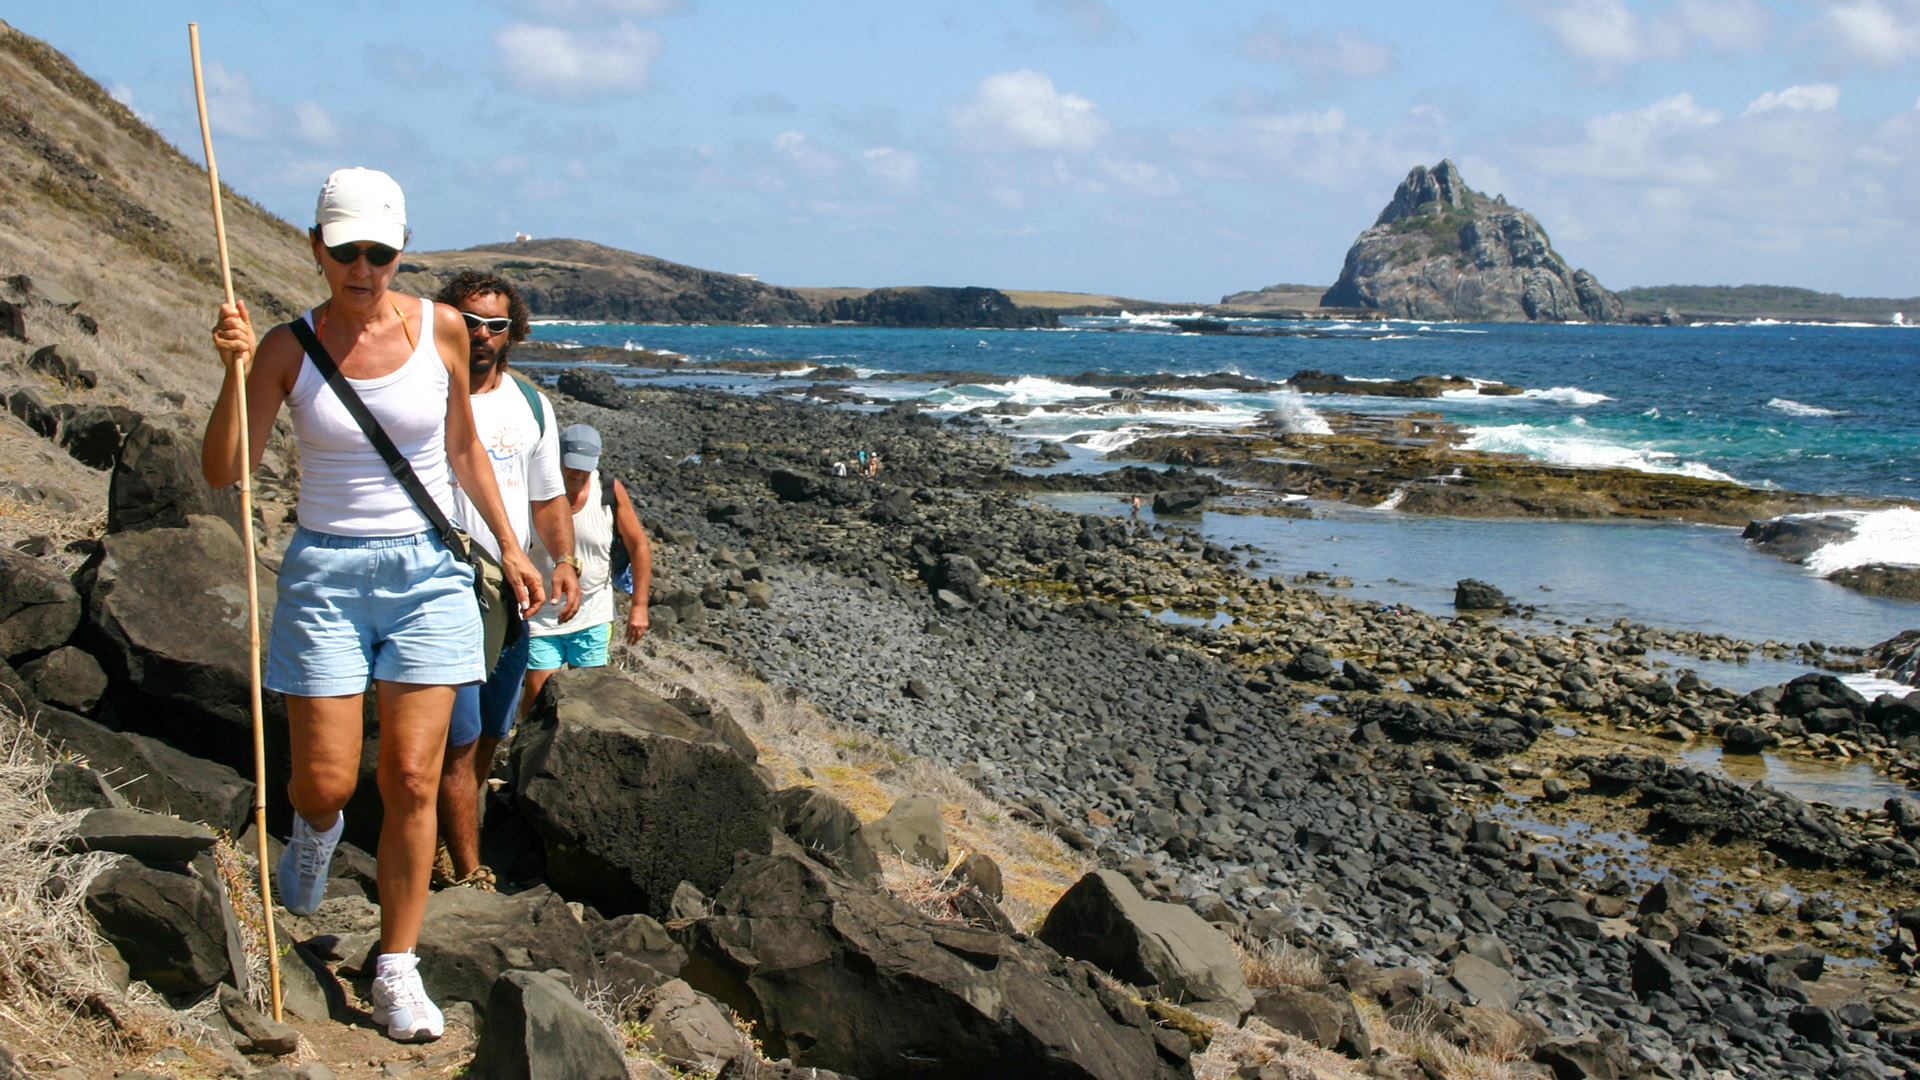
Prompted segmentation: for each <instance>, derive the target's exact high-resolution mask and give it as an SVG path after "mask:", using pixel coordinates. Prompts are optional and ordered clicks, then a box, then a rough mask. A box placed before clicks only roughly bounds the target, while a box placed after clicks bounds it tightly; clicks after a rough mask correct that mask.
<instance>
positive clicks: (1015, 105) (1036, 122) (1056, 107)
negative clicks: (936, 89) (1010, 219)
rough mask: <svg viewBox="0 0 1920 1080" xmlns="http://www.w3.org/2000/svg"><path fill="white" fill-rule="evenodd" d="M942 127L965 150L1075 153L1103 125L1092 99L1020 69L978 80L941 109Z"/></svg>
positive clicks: (1094, 138) (1100, 132)
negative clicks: (967, 92)
mask: <svg viewBox="0 0 1920 1080" xmlns="http://www.w3.org/2000/svg"><path fill="white" fill-rule="evenodd" d="M947 126H948V127H949V128H951V129H952V130H953V133H954V134H955V135H956V136H957V137H958V139H959V141H960V145H961V146H962V147H963V148H964V149H967V150H974V151H983V152H988V153H993V152H999V151H1010V150H1057V151H1063V152H1068V153H1079V152H1084V151H1087V150H1091V149H1093V147H1094V145H1095V144H1097V143H1098V142H1099V141H1100V139H1101V138H1102V137H1103V136H1104V135H1105V134H1106V133H1107V127H1108V124H1107V120H1106V118H1105V117H1103V116H1101V115H1100V108H1099V106H1097V105H1095V104H1094V103H1093V102H1092V101H1090V100H1088V99H1087V98H1084V97H1081V96H1080V95H1079V94H1063V93H1061V92H1060V91H1059V90H1056V89H1055V88H1054V85H1053V80H1052V79H1050V78H1048V77H1047V76H1046V75H1044V74H1042V73H1040V72H1038V71H1032V70H1023V71H1003V72H1001V73H1000V74H998V75H989V76H987V77H986V78H984V79H982V80H980V85H979V86H977V87H975V88H974V91H973V94H972V95H971V96H970V97H968V98H967V100H965V101H963V102H961V103H960V104H958V105H954V106H951V107H949V108H948V109H947Z"/></svg>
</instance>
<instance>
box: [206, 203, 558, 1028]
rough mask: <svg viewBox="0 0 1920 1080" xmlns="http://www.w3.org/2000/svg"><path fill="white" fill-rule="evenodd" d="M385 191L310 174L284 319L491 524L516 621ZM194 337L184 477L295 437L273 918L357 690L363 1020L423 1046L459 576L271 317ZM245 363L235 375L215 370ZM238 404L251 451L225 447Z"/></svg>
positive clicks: (411, 455) (230, 464) (348, 778)
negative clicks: (428, 931) (285, 433)
mask: <svg viewBox="0 0 1920 1080" xmlns="http://www.w3.org/2000/svg"><path fill="white" fill-rule="evenodd" d="M407 232H408V230H407V224H406V199H405V196H404V195H403V194H402V193H401V190H400V185H399V184H397V183H395V182H394V180H393V178H392V177H390V176H388V175H387V174H386V173H383V172H379V171H377V170H373V169H341V170H338V171H336V172H335V173H333V174H332V175H331V176H329V177H328V178H327V182H326V184H325V185H324V186H323V187H322V188H321V189H320V199H319V204H318V207H317V208H316V211H315V215H314V227H313V228H312V230H310V236H311V240H312V244H313V257H314V261H315V263H316V264H317V266H318V268H319V271H320V274H321V276H322V277H323V278H325V279H326V283H327V288H328V290H329V295H328V297H327V299H326V300H325V301H324V302H322V303H321V304H320V305H319V306H317V307H315V308H314V309H313V310H311V311H309V312H307V313H306V314H305V315H303V316H302V319H303V320H304V321H305V323H306V324H307V326H308V327H310V328H311V330H312V333H313V334H314V335H315V336H316V337H317V338H318V342H319V345H320V346H321V348H322V350H323V351H324V352H325V353H326V354H328V355H330V356H332V357H333V361H334V363H335V364H336V365H337V366H338V368H339V373H340V374H341V375H344V376H345V378H346V381H347V383H348V384H349V385H350V386H351V388H352V389H353V390H354V391H355V392H356V394H357V396H358V397H359V398H360V400H361V401H363V402H365V404H366V407H367V410H368V411H369V412H371V414H372V416H373V418H374V420H375V421H376V422H377V423H378V425H379V426H380V427H381V428H382V429H384V430H385V432H386V434H387V437H388V438H389V439H391V441H392V442H393V444H394V445H395V447H396V448H397V449H398V450H399V451H400V453H401V455H402V456H403V457H404V458H405V459H406V460H407V461H408V462H409V463H410V464H411V465H412V467H413V470H414V472H415V474H416V475H417V476H418V478H419V481H420V484H421V486H423V487H424V488H425V491H426V493H427V494H428V495H429V496H430V497H431V498H432V499H433V501H434V502H435V503H437V504H438V505H439V507H440V508H441V510H442V512H443V513H444V512H446V511H448V510H451V509H452V506H453V500H452V496H451V493H450V488H449V481H448V476H447V473H448V468H449V466H451V468H452V472H453V474H454V475H455V476H457V477H458V478H459V482H460V485H461V487H462V488H464V489H465V490H466V492H467V494H468V495H469V497H471V498H472V499H473V501H474V503H475V505H476V506H477V507H478V508H479V510H480V513H481V516H482V518H483V519H484V520H485V521H486V524H487V526H488V527H489V528H490V529H491V530H492V531H493V533H494V535H495V536H497V537H499V538H501V540H502V542H501V544H500V551H501V564H502V568H503V570H504V571H505V575H506V581H507V584H508V586H509V588H510V591H511V594H512V595H513V596H514V598H515V599H516V600H517V601H518V603H519V604H520V608H521V612H522V614H523V615H524V614H526V613H528V612H530V611H532V610H534V609H536V608H537V607H538V606H539V605H540V603H541V602H542V600H543V599H544V597H543V596H542V590H541V587H540V578H539V576H538V575H537V574H536V573H535V572H534V569H533V566H532V564H531V563H530V562H529V561H528V559H527V558H526V556H525V555H524V554H522V552H521V545H520V544H519V542H518V541H517V540H515V539H513V537H512V530H511V529H510V528H509V527H508V524H507V516H506V512H505V510H504V508H503V506H502V504H501V501H500V495H499V491H498V489H497V488H496V487H495V486H494V478H493V468H492V466H491V465H490V464H489V463H488V459H487V454H486V450H485V449H484V448H483V447H482V446H481V445H480V441H479V439H478V438H477V437H476V436H475V434H474V425H473V413H472V410H471V408H470V407H469V405H468V399H467V332H466V327H465V325H464V324H463V323H462V321H461V319H460V316H459V313H458V312H456V311H455V310H454V309H453V308H450V307H447V306H445V305H440V304H435V303H433V302H432V301H429V300H424V299H419V298H416V297H410V296H401V295H399V294H397V293H393V292H389V291H388V288H387V287H388V285H389V283H391V282H392V280H393V275H394V273H395V272H396V270H397V269H398V267H397V266H396V260H397V258H398V257H399V253H400V250H401V249H402V248H403V247H405V245H406V241H407ZM213 337H214V344H215V346H216V347H217V348H218V350H219V352H220V355H221V358H222V361H223V365H224V366H225V367H226V370H227V372H228V374H227V377H226V379H225V381H224V382H223V384H222V386H221V388H220V397H219V399H218V401H217V402H216V403H215V405H214V408H213V414H212V416H211V417H209V418H208V420H207V432H206V440H205V442H204V443H203V444H202V447H201V470H202V471H203V472H204V473H205V474H206V478H207V482H208V483H210V484H212V485H214V486H215V487H225V486H227V485H229V484H233V483H237V482H238V481H239V479H240V476H241V470H242V469H243V468H244V469H252V468H255V467H257V466H258V465H259V464H260V459H261V455H262V453H263V451H264V449H265V447H266V443H267V436H268V434H269V432H270V431H271V429H272V427H273V422H274V420H275V418H276V417H278V416H279V414H280V410H281V408H282V407H283V406H284V407H286V408H287V410H288V411H289V414H290V416H291V419H292V422H293V430H294V435H295V437H296V439H297V441H298V443H299V448H300V465H301V469H300V495H299V499H300V501H299V528H298V529H297V530H296V531H295V533H294V536H293V539H292V540H291V541H290V542H289V543H288V545H287V550H286V554H285V557H284V559H283V561H282V565H281V570H280V578H279V587H278V593H279V600H278V603H277V604H276V605H275V607H274V612H273V625H272V629H271V631H270V633H269V637H268V647H267V661H266V678H265V685H266V687H267V688H268V689H270V690H276V691H279V692H280V693H282V694H285V695H286V702H287V718H288V726H289V729H290V743H291V747H292V752H293V771H292V777H291V779H290V781H289V783H288V785H287V793H288V795H289V797H290V799H291V801H292V803H293V810H294V817H293V836H292V838H291V839H290V840H289V841H288V843H287V848H286V853H285V854H284V855H282V856H281V858H280V861H279V864H278V866H277V875H276V877H277V882H276V883H277V884H278V885H279V887H280V897H281V901H282V903H284V904H285V905H286V907H287V910H288V911H291V912H293V913H294V914H296V915H305V914H309V913H311V912H312V911H313V909H314V908H316V907H318V906H319V904H320V901H321V899H322V898H323V897H324V896H325V893H326V885H327V870H328V867H329V865H330V863H331V861H332V858H333V851H334V848H335V846H336V845H337V844H338V843H339V840H340V834H341V831H342V829H343V827H344V825H345V821H344V818H343V816H342V814H341V810H342V808H343V807H345V806H346V804H347V800H348V798H349V797H350V796H351V795H352V794H353V789H354V785H355V783H356V782H357V780H358V776H359V765H360V743H361V727H362V725H361V702H362V698H363V696H364V695H365V694H366V692H367V687H368V684H369V682H371V683H372V685H373V689H374V694H375V699H376V703H377V707H378V711H379V715H380V760H379V765H378V772H377V775H378V777H379V785H380V798H381V803H382V805H383V807H384V810H385V818H384V821H383V823H382V825H381V830H380V842H379V850H378V857H379V871H378V878H379V886H380V941H381V946H380V948H381V952H380V957H379V961H378V966H377V969H376V972H375V978H374V983H373V990H372V998H373V1003H374V1013H373V1019H374V1022H375V1023H376V1024H385V1025H386V1028H387V1034H388V1036H389V1037H391V1038H394V1039H402V1040H417V1039H436V1038H439V1037H440V1035H441V1034H442V1033H443V1031H444V1030H445V1019H444V1017H442V1015H441V1012H440V1009H439V1008H438V1007H437V1006H435V1005H434V1003H433V1001H432V1000H431V999H430V998H429V997H428V996H427V993H426V990H425V988H424V987H423V986H422V985H421V982H420V975H419V972H418V971H417V970H416V968H417V965H418V961H417V960H416V958H415V957H414V955H413V948H414V946H415V945H416V944H417V943H418V941H419V936H420V923H421V919H422V917H423V916H424V914H425V911H426V901H427V880H428V874H429V872H430V870H431V868H432V865H433V852H434V840H435V833H436V830H435V820H434V799H435V796H436V793H437V788H438V783H439V772H440V761H441V757H442V755H443V753H444V752H445V750H446V737H447V718H448V714H449V712H450V711H451V709H452V707H453V699H454V688H455V687H457V686H461V685H464V684H467V683H473V682H478V681H480V680H481V679H482V678H484V677H485V674H486V673H485V669H484V664H483V661H482V659H481V653H482V641H481V622H480V611H479V606H478V604H477V603H476V602H475V600H474V590H473V573H474V571H473V569H472V568H471V567H469V566H468V565H467V564H466V563H465V562H463V561H462V560H461V559H460V558H458V557H456V556H455V554H454V553H453V552H451V551H449V550H448V549H447V547H446V545H445V544H444V543H442V541H441V539H440V537H439V536H438V534H437V533H436V532H435V530H434V529H433V528H432V527H431V526H430V524H429V522H428V519H427V517H426V515H425V514H423V513H422V511H421V510H420V509H419V507H418V506H417V505H416V503H415V502H414V501H413V499H412V497H411V496H410V495H409V494H408V491H407V489H406V487H404V486H403V485H402V484H401V483H400V482H399V481H397V480H396V479H395V478H394V475H393V473H392V472H391V471H389V468H388V465H387V463H386V461H385V460H384V459H383V458H382V457H381V455H380V452H379V451H377V450H375V449H374V446H373V444H372V443H371V442H369V440H368V436H367V434H366V432H365V431H364V430H363V429H362V427H361V426H360V424H359V422H357V421H356V420H355V419H354V417H353V415H352V414H351V413H349V411H348V410H347V407H346V406H345V405H344V404H343V403H342V401H341V398H340V396H339V395H338V394H336V393H335V391H334V390H333V389H332V387H331V386H330V385H329V384H328V380H327V377H326V376H325V375H324V374H323V373H322V371H321V369H320V368H318V367H316V366H315V361H313V360H312V359H309V357H308V356H307V350H306V349H305V348H303V347H302V345H301V344H300V342H299V340H297V339H296V336H295V334H294V332H293V331H292V330H291V329H290V328H289V327H287V326H277V327H274V328H273V329H272V330H270V331H268V332H267V335H266V337H265V339H263V340H261V341H260V342H259V345H258V348H257V349H256V348H255V337H254V330H253V324H252V322H251V321H250V320H249V318H248V315H247V309H246V305H244V304H222V305H221V306H220V312H219V322H218V324H217V325H216V326H215V327H214V333H213ZM236 365H238V366H244V368H245V370H246V372H247V373H246V375H245V386H244V387H242V386H238V385H235V380H234V378H233V375H232V372H233V371H234V369H235V366H236ZM242 400H244V401H245V412H244V415H245V422H246V423H247V426H248V434H249V439H250V442H249V443H248V446H249V447H250V448H251V451H252V453H251V456H252V458H253V460H252V461H249V462H246V463H244V464H243V463H242V462H241V461H240V451H239V435H240V429H239V425H240V423H241V418H242V407H241V402H242Z"/></svg>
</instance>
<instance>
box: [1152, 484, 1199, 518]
mask: <svg viewBox="0 0 1920 1080" xmlns="http://www.w3.org/2000/svg"><path fill="white" fill-rule="evenodd" d="M1206 502H1207V492H1206V489H1205V488H1182V489H1180V490H1178V491H1158V492H1155V493H1154V496H1153V512H1154V514H1155V515H1156V516H1157V515H1160V514H1197V513H1199V512H1200V511H1201V510H1202V509H1203V508H1205V506H1206Z"/></svg>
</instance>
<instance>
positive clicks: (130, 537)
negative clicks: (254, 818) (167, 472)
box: [74, 517, 287, 773]
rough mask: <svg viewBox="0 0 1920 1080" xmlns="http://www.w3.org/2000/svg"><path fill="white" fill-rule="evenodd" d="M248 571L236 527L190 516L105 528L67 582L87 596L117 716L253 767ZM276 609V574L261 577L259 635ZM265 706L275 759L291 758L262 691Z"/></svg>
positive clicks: (282, 726)
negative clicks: (176, 522)
mask: <svg viewBox="0 0 1920 1080" xmlns="http://www.w3.org/2000/svg"><path fill="white" fill-rule="evenodd" d="M245 568H246V551H245V549H244V548H243V547H242V546H241V543H240V537H239V535H238V534H236V533H235V532H234V531H233V527H232V526H230V525H228V524H227V523H226V522H224V521H221V520H220V519H219V518H213V517H193V518H190V519H188V524H187V526H186V527H185V528H179V529H151V530H148V531H145V532H129V533H112V534H109V535H108V536H106V537H105V538H104V539H103V540H102V541H101V543H100V550H99V551H98V552H96V553H95V555H94V557H93V558H92V559H90V560H88V562H87V564H86V565H85V566H83V567H82V568H81V571H80V573H79V574H77V575H76V576H75V579H74V580H75V583H76V585H78V586H79V587H80V591H81V593H82V594H83V595H84V596H85V597H86V625H85V627H84V629H83V630H82V631H81V634H82V637H83V642H84V644H85V645H86V646H87V647H88V649H89V650H90V651H91V652H92V653H93V654H94V656H95V657H96V658H98V659H99V661H100V666H101V667H102V668H103V669H105V671H106V673H107V677H108V679H109V680H111V682H112V684H113V690H112V692H111V693H110V694H109V702H110V703H112V704H114V705H115V706H116V718H117V720H118V722H120V723H121V724H122V725H123V726H125V727H128V728H133V729H136V730H141V731H144V732H146V733H148V734H152V735H156V736H159V737H161V738H164V739H166V740H167V741H168V742H170V743H172V744H174V745H175V746H178V747H180V748H181V749H183V750H186V751H188V752H190V753H196V754H200V755H203V756H205V757H207V758H209V759H211V760H214V761H218V762H221V763H222V764H225V765H229V766H232V767H233V768H235V769H238V770H244V771H245V772H247V773H251V772H252V771H253V712H252V706H251V703H250V687H251V679H250V678H249V675H248V672H247V653H248V640H247V585H246V579H245V577H244V573H245ZM273 604H274V589H273V575H271V574H262V575H260V625H261V627H262V630H263V636H264V630H265V628H266V627H267V626H269V625H271V622H272V613H273ZM265 707H266V723H265V728H266V731H267V733H268V736H269V740H270V741H269V750H270V754H269V757H268V761H269V763H270V764H275V763H278V762H281V761H284V760H285V755H286V750H285V743H284V740H285V732H286V724H287V721H286V705H285V703H284V701H283V700H282V699H281V698H280V695H278V694H269V695H267V697H266V701H265ZM275 750H277V753H275V752H271V751H275Z"/></svg>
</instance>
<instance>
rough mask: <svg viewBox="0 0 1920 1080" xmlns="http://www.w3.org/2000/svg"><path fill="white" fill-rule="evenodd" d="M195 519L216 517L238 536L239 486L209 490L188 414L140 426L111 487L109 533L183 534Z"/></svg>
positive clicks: (197, 436)
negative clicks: (171, 531) (164, 531)
mask: <svg viewBox="0 0 1920 1080" xmlns="http://www.w3.org/2000/svg"><path fill="white" fill-rule="evenodd" d="M195 514H204V515H207V516H209V517H217V518H219V519H221V520H222V521H225V522H226V523H227V524H228V525H230V526H232V527H233V528H234V529H235V530H236V531H237V530H238V529H239V528H240V487H239V485H237V484H235V485H231V486H228V487H224V488H211V487H208V486H207V481H206V479H205V478H204V477H202V476H201V474H200V430H199V425H198V424H197V423H195V422H194V421H193V419H192V418H190V417H188V416H187V415H186V414H184V413H169V414H165V415H162V416H149V417H146V418H144V419H142V420H140V421H139V422H138V423H136V424H134V425H133V430H131V431H129V432H127V438H126V442H125V443H124V444H122V446H121V448H120V456H119V460H118V461H117V462H116V463H115V464H114V466H113V476H112V479H111V480H110V481H109V482H108V485H107V531H108V532H110V533H118V532H138V531H140V530H143V529H182V528H186V527H187V519H188V518H189V517H191V516H193V515H195ZM229 572H230V573H233V574H237V573H238V570H237V569H232V568H229ZM243 587H244V583H243Z"/></svg>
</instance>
